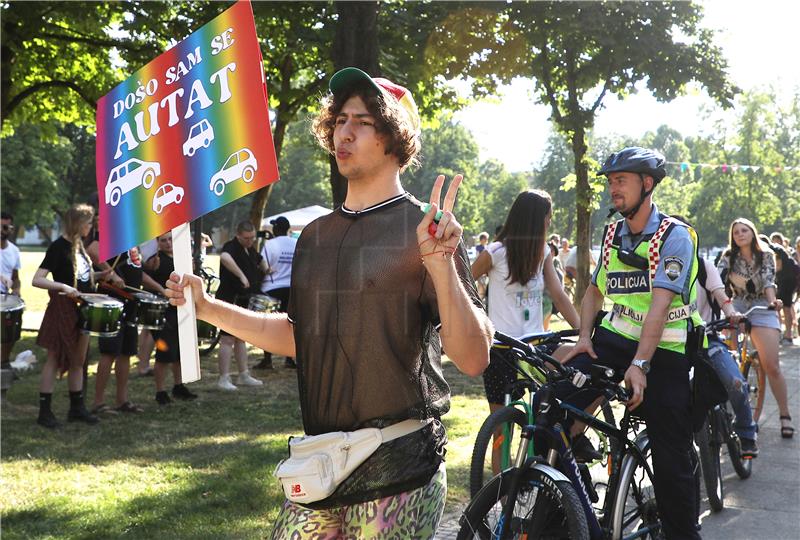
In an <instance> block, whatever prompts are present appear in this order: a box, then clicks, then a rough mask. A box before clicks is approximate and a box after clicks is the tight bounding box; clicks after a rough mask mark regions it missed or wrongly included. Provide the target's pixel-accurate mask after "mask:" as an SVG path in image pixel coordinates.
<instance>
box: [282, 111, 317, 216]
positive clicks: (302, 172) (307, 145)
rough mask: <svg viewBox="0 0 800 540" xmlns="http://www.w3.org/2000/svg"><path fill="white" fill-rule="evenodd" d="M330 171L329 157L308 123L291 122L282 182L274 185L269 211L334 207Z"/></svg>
mask: <svg viewBox="0 0 800 540" xmlns="http://www.w3.org/2000/svg"><path fill="white" fill-rule="evenodd" d="M329 172H330V171H329V168H328V160H327V159H325V155H324V154H323V153H322V152H320V149H319V146H317V144H316V141H315V140H314V139H313V137H311V135H310V133H309V122H308V121H307V120H301V121H298V122H295V123H293V124H291V125H290V126H289V129H288V131H287V133H286V142H285V144H284V150H283V157H282V158H281V162H280V173H281V181H280V182H278V183H277V184H275V189H274V190H273V191H272V196H271V197H270V199H269V205H268V206H267V213H268V214H269V215H273V214H278V213H281V212H287V211H289V210H295V209H297V208H302V207H305V206H310V205H312V204H318V205H320V206H324V207H326V208H331V207H332V205H331V192H330V186H329V184H328V175H329Z"/></svg>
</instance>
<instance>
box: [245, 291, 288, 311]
mask: <svg viewBox="0 0 800 540" xmlns="http://www.w3.org/2000/svg"><path fill="white" fill-rule="evenodd" d="M278 306H280V302H278V301H277V300H275V299H274V298H272V297H271V296H267V295H266V294H251V295H250V298H249V299H248V300H247V309H249V310H250V311H257V312H259V313H263V312H267V311H275V310H276V309H277V308H278Z"/></svg>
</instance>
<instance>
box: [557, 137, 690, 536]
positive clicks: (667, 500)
mask: <svg viewBox="0 0 800 540" xmlns="http://www.w3.org/2000/svg"><path fill="white" fill-rule="evenodd" d="M664 163H665V160H664V157H663V156H662V155H661V154H660V153H658V152H656V151H653V150H648V149H644V148H639V147H632V148H625V149H623V150H621V151H620V152H617V153H614V154H612V155H611V156H610V157H609V158H608V159H607V160H606V162H605V163H604V164H603V168H602V169H601V170H600V174H602V175H605V176H606V177H607V179H608V188H609V191H610V194H611V200H612V202H613V205H614V207H613V209H612V210H611V212H610V213H609V217H611V215H612V214H613V213H614V212H619V213H620V214H621V215H622V216H623V218H624V219H621V220H619V221H617V222H615V223H611V224H610V225H608V226H606V228H605V230H604V232H603V246H602V252H601V257H600V258H601V260H600V261H599V262H598V265H597V267H596V268H595V271H594V274H593V276H592V283H591V285H589V288H588V289H587V290H586V295H585V296H584V297H583V303H582V307H581V333H580V338H579V340H578V343H577V346H576V347H575V348H574V349H573V351H572V352H571V354H570V355H569V357H570V358H572V360H571V362H570V365H573V366H575V367H578V368H579V369H582V370H587V371H588V366H589V364H590V363H591V362H592V361H597V363H600V364H603V365H608V366H611V367H615V368H617V369H619V370H620V372H622V370H623V369H624V370H625V376H624V378H625V384H626V386H627V388H628V389H630V390H631V391H632V397H631V399H630V400H629V401H628V404H627V406H628V409H629V410H636V413H637V414H638V415H640V416H642V417H643V418H644V419H645V421H646V423H647V433H648V435H649V437H650V443H651V449H652V457H653V469H654V473H655V494H656V501H657V506H658V513H659V516H660V518H661V523H662V527H663V531H664V533H665V535H666V537H667V538H668V539H676V538H680V539H684V538H691V539H696V538H699V535H698V533H697V531H696V530H695V527H694V525H695V523H696V515H695V514H696V510H695V504H696V497H697V495H696V492H695V488H694V480H693V473H692V462H691V461H690V454H689V452H690V447H691V444H692V427H691V426H692V422H691V392H690V386H689V376H688V374H689V366H690V357H691V351H690V348H691V345H687V342H691V338H692V337H693V336H694V335H695V334H696V332H694V331H693V330H694V328H696V327H698V326H700V325H702V320H701V319H700V315H699V314H698V312H697V302H696V290H695V289H696V286H695V281H696V275H697V264H696V263H695V261H696V260H697V235H696V234H695V232H694V230H693V229H692V228H691V227H689V226H688V225H686V224H685V223H682V222H680V221H677V220H674V219H673V218H670V217H669V216H666V215H664V214H662V213H660V212H659V211H658V208H656V205H655V204H653V202H652V193H653V189H654V188H655V186H656V185H657V184H658V182H659V181H661V179H662V178H664V176H665V175H666V170H665V168H664ZM605 297H607V298H608V299H609V300H611V301H612V302H613V303H614V306H613V308H612V310H611V311H610V312H609V313H607V314H605V316H604V317H603V318H602V321H600V322H599V324H597V325H595V324H594V321H595V319H596V317H597V315H598V313H599V312H600V309H601V307H602V306H603V300H604V298H605ZM589 399H591V398H589ZM575 404H576V405H579V406H587V405H588V403H575Z"/></svg>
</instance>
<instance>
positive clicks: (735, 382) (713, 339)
mask: <svg viewBox="0 0 800 540" xmlns="http://www.w3.org/2000/svg"><path fill="white" fill-rule="evenodd" d="M708 357H709V359H710V360H711V365H712V366H714V370H715V371H716V372H717V375H718V376H719V379H720V381H722V384H723V385H724V386H725V390H727V391H728V400H729V401H730V402H731V407H733V414H734V415H735V416H736V422H735V424H734V430H735V431H736V433H737V435H739V437H740V438H742V439H753V440H755V439H756V428H757V426H756V423H755V422H753V411H751V410H750V401H749V400H748V392H749V387H748V385H747V381H745V380H744V377H743V376H742V374H741V373H740V372H739V366H737V365H736V362H734V361H733V357H732V356H731V353H730V352H729V351H728V347H727V346H726V345H725V344H724V343H723V342H722V341H721V340H720V339H719V338H718V337H717V336H709V338H708Z"/></svg>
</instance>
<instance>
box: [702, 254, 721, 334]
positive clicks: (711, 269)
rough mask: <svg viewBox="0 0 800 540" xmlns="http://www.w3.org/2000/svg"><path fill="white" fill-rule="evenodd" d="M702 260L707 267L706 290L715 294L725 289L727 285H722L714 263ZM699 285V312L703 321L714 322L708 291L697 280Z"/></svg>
mask: <svg viewBox="0 0 800 540" xmlns="http://www.w3.org/2000/svg"><path fill="white" fill-rule="evenodd" d="M700 260H701V261H703V264H704V265H705V267H706V290H708V292H710V293H713V292H714V291H716V290H717V289H724V288H725V285H723V284H722V278H721V277H720V275H719V272H718V271H717V267H716V266H714V263H713V262H711V261H709V260H708V259H704V258H702V257H700ZM697 285H698V287H697V311H699V312H700V317H701V318H702V319H703V321H705V322H710V321H712V320H714V315H713V313H712V312H711V304H709V303H708V296H707V295H706V291H705V290H703V287H702V286H700V280H699V279H698V280H697Z"/></svg>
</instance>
